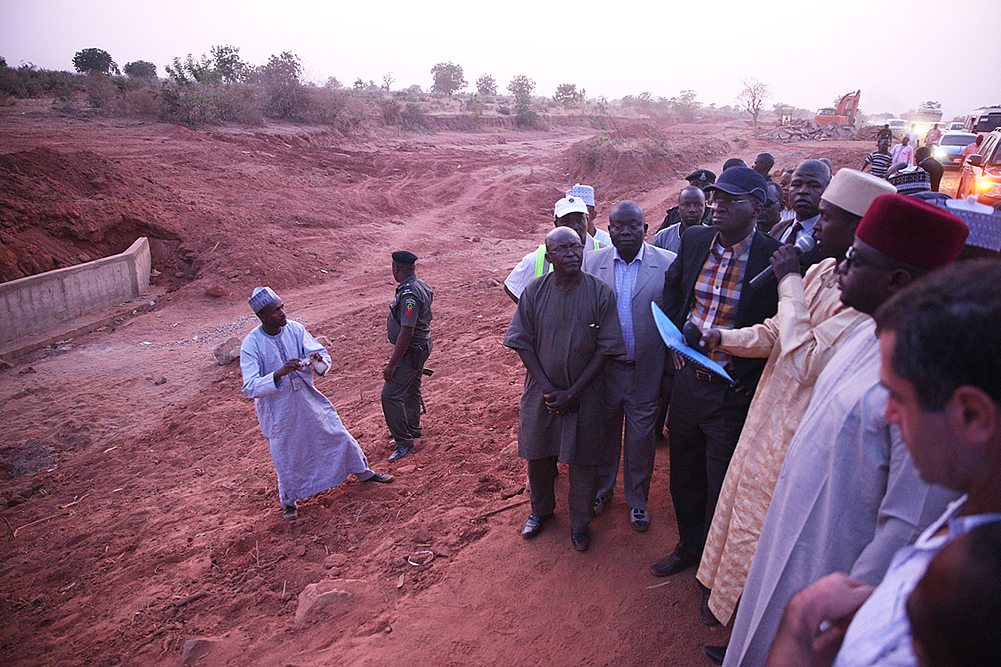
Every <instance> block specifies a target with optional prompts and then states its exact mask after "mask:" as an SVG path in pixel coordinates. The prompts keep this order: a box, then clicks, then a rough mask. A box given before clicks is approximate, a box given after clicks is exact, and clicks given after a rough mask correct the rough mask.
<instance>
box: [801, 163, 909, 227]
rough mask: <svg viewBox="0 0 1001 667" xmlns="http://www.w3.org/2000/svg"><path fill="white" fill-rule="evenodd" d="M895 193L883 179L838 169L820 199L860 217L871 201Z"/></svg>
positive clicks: (891, 186)
mask: <svg viewBox="0 0 1001 667" xmlns="http://www.w3.org/2000/svg"><path fill="white" fill-rule="evenodd" d="M896 191H897V189H896V188H895V187H893V185H892V184H891V183H890V182H889V181H887V180H886V179H885V178H879V177H877V176H873V175H871V174H866V173H864V172H861V171H858V170H856V169H839V170H838V173H836V174H834V178H832V179H831V184H830V185H828V186H827V189H826V190H824V194H822V195H821V196H820V198H821V199H823V200H824V201H826V202H828V203H830V204H834V205H835V206H837V207H838V208H843V209H844V210H846V211H848V212H849V213H851V214H853V215H857V216H859V217H862V216H863V215H865V212H866V211H868V210H869V204H871V203H872V200H873V199H875V198H876V197H878V196H880V195H885V194H892V193H894V192H896Z"/></svg>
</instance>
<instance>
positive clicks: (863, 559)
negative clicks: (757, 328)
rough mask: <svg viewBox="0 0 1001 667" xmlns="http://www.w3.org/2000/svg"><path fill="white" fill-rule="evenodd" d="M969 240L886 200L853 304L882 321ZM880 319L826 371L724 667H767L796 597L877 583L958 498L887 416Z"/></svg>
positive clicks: (869, 224) (845, 297)
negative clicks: (881, 311) (924, 469)
mask: <svg viewBox="0 0 1001 667" xmlns="http://www.w3.org/2000/svg"><path fill="white" fill-rule="evenodd" d="M967 233H968V231H967V229H966V226H965V225H963V223H962V222H960V221H959V220H957V219H955V218H953V217H952V216H943V214H942V213H940V212H939V211H936V210H935V208H934V207H932V206H927V205H925V204H923V203H920V202H915V201H914V200H912V199H910V198H908V197H904V196H902V195H897V194H886V195H882V196H880V197H877V198H876V199H875V200H874V201H873V202H872V204H871V205H870V206H869V209H868V210H867V211H866V214H865V216H863V218H862V221H861V222H860V223H859V225H858V228H857V229H856V231H855V241H854V243H853V245H852V248H851V249H850V251H849V253H848V254H847V256H846V259H845V260H844V261H843V262H842V263H841V268H840V270H839V273H838V280H839V283H840V286H841V295H842V296H841V299H842V301H843V302H844V303H845V304H846V305H848V306H851V307H853V308H855V309H856V310H858V311H860V312H862V313H865V314H867V315H872V314H873V313H875V312H876V310H877V309H878V308H879V306H880V305H881V304H882V303H883V302H885V301H886V300H887V299H889V298H890V297H891V296H892V295H893V294H894V293H895V292H897V291H899V290H901V289H903V288H904V287H906V285H908V284H910V282H911V281H913V280H914V278H915V277H916V276H919V275H921V274H922V273H927V272H929V271H932V270H934V269H936V268H939V267H941V266H943V265H946V264H949V263H952V262H953V261H955V259H956V256H957V255H958V254H959V250H960V249H961V248H962V245H963V241H964V240H965V238H966V235H967ZM879 367H880V356H879V342H878V339H877V338H876V325H875V322H874V321H873V320H872V319H869V320H868V321H867V322H865V323H864V324H861V325H859V326H857V327H856V329H855V331H854V332H853V333H852V334H851V335H850V336H849V337H848V338H847V339H845V341H844V342H843V343H842V345H841V347H840V349H839V350H838V351H837V353H836V354H835V355H834V356H833V357H832V358H831V360H830V362H829V363H828V365H827V366H826V367H825V368H824V370H823V372H821V374H820V376H819V377H818V379H817V383H816V385H815V387H814V391H813V396H812V398H811V400H810V405H809V407H808V408H807V410H806V413H805V414H804V416H803V421H802V422H801V423H800V425H799V428H798V429H797V430H796V435H795V436H794V437H793V440H792V442H791V443H790V445H789V450H788V452H787V454H786V458H785V461H784V463H783V465H782V471H781V473H780V474H779V479H778V483H777V484H776V486H775V493H774V494H773V496H772V501H771V505H770V506H769V508H768V514H767V516H766V518H765V522H764V526H763V527H762V530H761V537H760V539H759V541H758V546H757V549H756V550H755V553H754V559H753V561H752V564H751V569H750V571H749V572H748V575H747V582H746V584H745V586H744V591H743V595H742V597H741V600H740V606H739V607H738V608H737V615H736V618H735V620H734V626H733V632H732V633H731V635H730V643H729V645H728V647H727V649H726V656H725V659H724V662H723V664H724V665H725V666H726V667H733V666H734V665H740V666H741V667H760V666H761V665H764V663H765V660H766V659H767V657H768V651H769V648H770V647H771V644H772V640H773V639H774V637H775V634H776V632H777V630H778V627H779V622H780V621H781V618H782V614H783V612H784V611H785V607H786V604H788V602H789V600H790V598H792V596H793V594H794V593H796V592H797V591H799V590H800V589H802V588H804V587H806V586H808V585H809V584H811V583H813V582H814V581H816V580H817V579H819V578H820V577H822V576H824V575H826V574H830V573H831V572H839V571H840V572H848V573H850V574H851V576H852V577H854V578H855V579H858V580H859V581H862V582H863V583H866V584H870V585H872V584H876V583H878V582H879V581H880V579H882V577H883V574H884V573H885V572H886V569H887V567H889V565H890V561H891V559H892V558H893V554H894V553H895V552H896V551H897V549H899V548H901V547H903V546H905V545H907V544H910V543H912V542H914V540H915V539H917V537H918V536H919V535H920V534H921V531H922V530H924V529H925V528H926V527H927V526H928V525H929V524H930V523H931V522H932V521H933V520H934V519H935V518H936V517H937V516H938V515H939V514H941V513H942V511H944V510H945V508H946V506H947V504H948V503H949V502H950V501H951V500H954V499H955V498H956V496H957V495H958V494H956V493H955V492H953V491H949V490H947V489H944V488H942V487H940V486H934V485H930V484H928V483H926V482H924V481H922V479H921V477H920V476H919V475H918V472H917V470H916V468H915V466H914V461H913V460H912V459H911V456H910V454H909V453H908V451H907V447H906V445H905V444H904V440H903V437H902V435H901V433H900V429H899V428H898V427H896V426H894V425H891V424H890V423H889V422H888V421H887V420H886V419H885V417H884V415H883V412H884V409H885V408H886V402H887V390H886V388H885V387H883V386H882V385H881V384H880V381H879Z"/></svg>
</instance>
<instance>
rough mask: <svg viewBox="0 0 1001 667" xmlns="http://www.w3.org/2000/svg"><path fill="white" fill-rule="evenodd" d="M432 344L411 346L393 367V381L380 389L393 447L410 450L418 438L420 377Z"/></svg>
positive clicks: (419, 431) (419, 426) (383, 410)
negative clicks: (394, 368)
mask: <svg viewBox="0 0 1001 667" xmlns="http://www.w3.org/2000/svg"><path fill="white" fill-rule="evenodd" d="M430 355H431V341H428V342H427V343H422V344H420V345H411V346H410V347H408V348H407V351H406V352H404V353H403V357H402V358H401V359H400V361H399V363H397V364H396V372H395V373H393V381H392V382H386V383H383V385H382V413H383V415H384V416H385V417H386V426H388V427H389V432H390V433H392V434H393V439H394V440H395V441H396V447H397V448H400V447H413V446H414V438H415V437H418V436H420V434H421V376H422V375H423V371H424V362H426V361H427V359H428V357H429V356H430Z"/></svg>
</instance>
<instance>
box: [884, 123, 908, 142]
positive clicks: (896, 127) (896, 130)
mask: <svg viewBox="0 0 1001 667" xmlns="http://www.w3.org/2000/svg"><path fill="white" fill-rule="evenodd" d="M886 124H887V125H889V126H890V132H893V138H894V139H895V140H897V141H900V140H901V139H903V138H904V134H905V133H906V132H907V128H909V127H910V125H908V124H907V121H906V120H904V119H903V118H891V119H890V120H888V121H886Z"/></svg>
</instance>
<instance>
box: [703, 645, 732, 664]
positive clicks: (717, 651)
mask: <svg viewBox="0 0 1001 667" xmlns="http://www.w3.org/2000/svg"><path fill="white" fill-rule="evenodd" d="M702 650H703V651H704V652H705V654H706V657H707V658H709V659H710V660H712V661H713V662H715V663H716V664H717V665H722V664H723V659H724V658H726V647H725V646H706V647H704V648H703V649H702Z"/></svg>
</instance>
